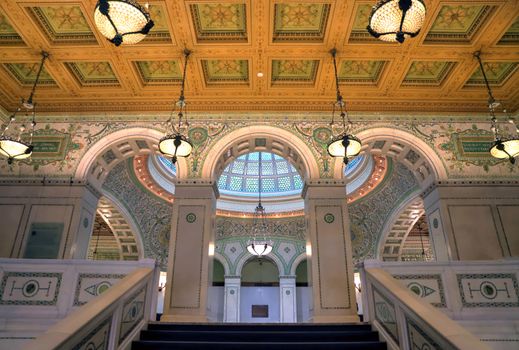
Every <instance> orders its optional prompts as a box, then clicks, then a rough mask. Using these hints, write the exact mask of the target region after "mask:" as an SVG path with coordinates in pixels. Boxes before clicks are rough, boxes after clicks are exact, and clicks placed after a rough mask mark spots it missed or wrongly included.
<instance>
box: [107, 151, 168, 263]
mask: <svg viewBox="0 0 519 350" xmlns="http://www.w3.org/2000/svg"><path fill="white" fill-rule="evenodd" d="M131 164H132V159H129V160H128V162H121V163H119V164H117V165H116V166H115V167H114V168H113V169H112V171H111V172H110V174H109V175H108V177H107V179H106V181H105V183H104V185H103V188H104V189H105V190H106V191H108V192H109V193H110V194H112V195H113V196H114V197H115V198H117V199H118V200H119V202H120V203H122V204H123V205H124V206H125V207H126V209H127V210H128V212H130V213H132V215H133V219H134V222H135V223H136V225H137V226H138V229H139V232H141V235H142V237H141V239H142V243H143V247H144V252H143V253H144V254H143V255H144V256H145V257H152V258H154V259H156V260H157V263H158V264H159V265H160V266H161V269H163V270H166V267H167V254H168V247H169V235H170V231H171V227H170V225H171V213H172V211H171V204H170V203H168V202H166V201H164V200H162V199H160V198H159V197H156V196H154V195H153V194H151V193H150V192H148V191H147V190H146V189H144V188H142V185H140V182H139V181H138V179H137V178H136V177H135V175H134V174H133V170H132V169H133V167H132V165H131ZM136 185H137V188H136Z"/></svg>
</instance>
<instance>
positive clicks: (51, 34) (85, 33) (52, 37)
mask: <svg viewBox="0 0 519 350" xmlns="http://www.w3.org/2000/svg"><path fill="white" fill-rule="evenodd" d="M27 10H28V11H29V13H30V14H31V16H32V17H33V19H34V20H35V22H36V23H37V24H38V25H39V27H40V29H41V30H42V31H43V33H44V34H45V35H46V36H47V38H48V39H49V41H51V42H52V43H53V44H78V43H82V44H85V43H86V44H88V43H92V44H95V43H97V41H96V38H95V36H94V33H93V32H92V30H91V29H90V26H89V25H88V22H87V20H86V18H85V15H84V14H83V11H82V10H81V7H79V6H76V5H49V6H39V7H30V8H27Z"/></svg>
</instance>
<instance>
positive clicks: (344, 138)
mask: <svg viewBox="0 0 519 350" xmlns="http://www.w3.org/2000/svg"><path fill="white" fill-rule="evenodd" d="M330 53H331V55H332V57H333V68H334V72H335V88H336V92H337V101H336V102H335V104H334V108H333V113H332V122H331V123H330V125H333V124H334V118H333V115H334V114H335V109H336V108H339V110H340V111H341V114H340V115H341V118H342V130H343V131H342V133H341V134H340V135H338V136H336V137H334V138H333V139H332V141H331V142H330V143H329V144H328V154H329V155H330V156H332V157H337V158H339V157H340V158H342V159H343V162H344V164H345V165H346V164H348V161H349V159H350V158H354V157H356V156H358V155H359V153H360V149H361V147H362V143H361V141H360V140H359V139H358V138H357V137H356V136H354V135H352V134H350V133H349V129H350V127H351V121H350V120H349V118H348V115H347V112H346V110H345V103H344V100H343V98H342V95H341V92H340V90H339V76H338V74H337V61H336V55H337V50H336V49H332V50H331V51H330Z"/></svg>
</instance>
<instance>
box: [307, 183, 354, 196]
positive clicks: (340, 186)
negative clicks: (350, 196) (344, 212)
mask: <svg viewBox="0 0 519 350" xmlns="http://www.w3.org/2000/svg"><path fill="white" fill-rule="evenodd" d="M346 183H347V180H346V179H315V180H311V179H310V180H308V179H307V180H306V181H305V185H304V187H303V191H302V192H301V196H302V197H303V198H336V199H345V198H346Z"/></svg>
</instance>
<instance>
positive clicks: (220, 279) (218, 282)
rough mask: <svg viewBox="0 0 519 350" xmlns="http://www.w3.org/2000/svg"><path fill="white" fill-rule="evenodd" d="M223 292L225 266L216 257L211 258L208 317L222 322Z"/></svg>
mask: <svg viewBox="0 0 519 350" xmlns="http://www.w3.org/2000/svg"><path fill="white" fill-rule="evenodd" d="M224 293H225V267H224V266H223V264H222V263H221V262H220V260H218V259H213V281H212V283H211V286H210V287H209V293H208V298H209V300H208V308H209V310H210V317H211V318H213V319H214V321H216V322H223V314H224V298H225V296H224Z"/></svg>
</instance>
